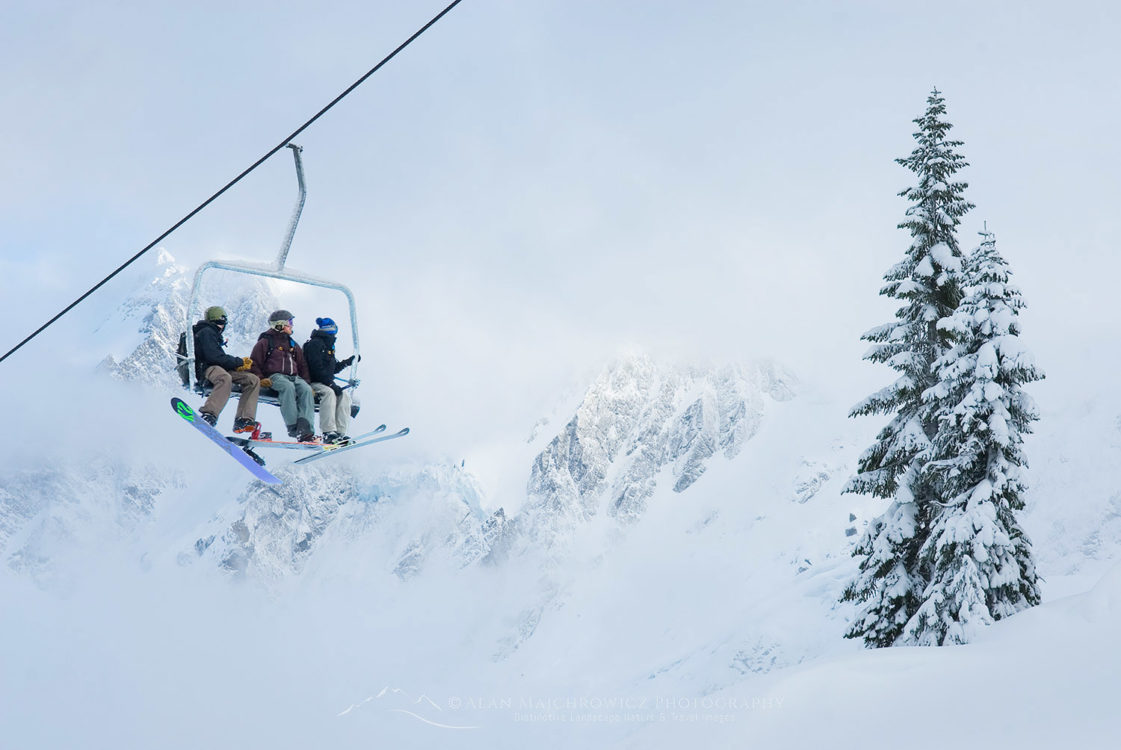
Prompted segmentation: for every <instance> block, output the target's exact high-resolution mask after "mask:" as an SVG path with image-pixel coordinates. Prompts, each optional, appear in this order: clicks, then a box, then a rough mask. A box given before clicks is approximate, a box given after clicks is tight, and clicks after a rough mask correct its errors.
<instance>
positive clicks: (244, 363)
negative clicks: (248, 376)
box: [237, 357, 253, 372]
mask: <svg viewBox="0 0 1121 750" xmlns="http://www.w3.org/2000/svg"><path fill="white" fill-rule="evenodd" d="M252 366H253V360H251V359H250V358H249V357H242V358H241V367H239V368H237V371H238V372H245V371H246V370H248V369H249V368H250V367H252Z"/></svg>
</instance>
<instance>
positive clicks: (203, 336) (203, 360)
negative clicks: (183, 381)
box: [191, 320, 242, 380]
mask: <svg viewBox="0 0 1121 750" xmlns="http://www.w3.org/2000/svg"><path fill="white" fill-rule="evenodd" d="M191 330H193V331H194V332H195V376H196V377H197V378H198V379H199V380H202V378H203V376H204V375H205V373H206V368H208V367H212V366H214V365H217V366H218V367H221V368H223V369H225V370H229V371H230V372H233V371H234V370H236V369H237V368H239V367H241V365H242V359H241V357H234V356H231V355H229V354H226V351H225V349H224V348H223V346H222V332H221V331H219V330H218V325H217V324H216V323H212V322H210V321H209V320H200V321H199V322H198V323H195V325H194V328H192V329H191Z"/></svg>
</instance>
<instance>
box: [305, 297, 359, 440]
mask: <svg viewBox="0 0 1121 750" xmlns="http://www.w3.org/2000/svg"><path fill="white" fill-rule="evenodd" d="M315 324H316V325H317V326H319V328H317V329H316V330H314V331H312V332H311V338H310V339H308V340H307V343H306V344H304V359H306V360H307V366H308V372H309V373H310V374H311V389H312V390H313V391H315V395H316V396H317V397H318V398H319V429H320V432H322V433H323V442H325V443H342V442H346V441H348V440H350V437H349V436H348V435H347V434H346V430H347V427H348V426H349V425H350V392H349V391H346V390H343V389H342V388H340V387H339V386H337V385H335V374H336V373H338V372H340V371H341V370H342V369H343V368H344V367H349V366H350V365H351V364H353V362H354V357H353V356H351V357H347V358H346V359H344V360H341V361H339V360H336V359H335V337H336V336H337V335H338V333H339V327H338V326H337V325H335V321H333V320H331V319H330V318H316V319H315ZM358 359H359V360H361V359H362V357H361V356H359V357H358Z"/></svg>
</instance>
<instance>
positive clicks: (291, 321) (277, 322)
mask: <svg viewBox="0 0 1121 750" xmlns="http://www.w3.org/2000/svg"><path fill="white" fill-rule="evenodd" d="M295 321H296V319H295V318H289V319H288V320H274V321H273V323H272V327H273V328H275V329H276V330H278V331H279V330H280V329H281V328H283V327H284V326H293V324H294V323H295ZM293 327H294V326H293Z"/></svg>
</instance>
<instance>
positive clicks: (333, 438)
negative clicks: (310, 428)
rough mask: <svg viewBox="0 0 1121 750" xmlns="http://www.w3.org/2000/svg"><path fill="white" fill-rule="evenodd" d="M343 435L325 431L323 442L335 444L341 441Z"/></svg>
mask: <svg viewBox="0 0 1121 750" xmlns="http://www.w3.org/2000/svg"><path fill="white" fill-rule="evenodd" d="M341 437H342V435H340V434H339V433H337V432H324V433H323V442H324V443H326V444H327V445H334V444H335V443H337V442H339V438H341Z"/></svg>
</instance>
